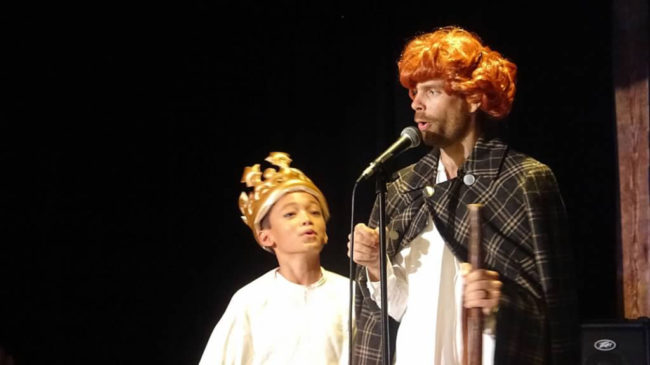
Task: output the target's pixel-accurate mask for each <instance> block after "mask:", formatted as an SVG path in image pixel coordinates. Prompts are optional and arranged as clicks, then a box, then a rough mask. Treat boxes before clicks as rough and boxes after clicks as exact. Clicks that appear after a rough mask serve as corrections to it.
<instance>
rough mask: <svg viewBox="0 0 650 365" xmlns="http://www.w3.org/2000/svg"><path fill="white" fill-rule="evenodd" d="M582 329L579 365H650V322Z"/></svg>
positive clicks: (641, 320)
mask: <svg viewBox="0 0 650 365" xmlns="http://www.w3.org/2000/svg"><path fill="white" fill-rule="evenodd" d="M581 327H582V339H581V341H582V365H650V319H648V318H646V317H644V318H640V319H638V320H635V321H625V322H621V321H619V322H602V323H584V324H582V326H581Z"/></svg>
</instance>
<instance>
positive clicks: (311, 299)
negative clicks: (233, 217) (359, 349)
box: [200, 152, 349, 365]
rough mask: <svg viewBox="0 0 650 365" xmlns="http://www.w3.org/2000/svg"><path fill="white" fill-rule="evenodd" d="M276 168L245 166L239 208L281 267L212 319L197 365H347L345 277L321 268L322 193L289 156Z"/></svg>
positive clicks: (278, 155)
mask: <svg viewBox="0 0 650 365" xmlns="http://www.w3.org/2000/svg"><path fill="white" fill-rule="evenodd" d="M266 161H268V162H270V163H272V164H274V165H275V166H277V167H278V168H279V169H277V170H276V169H273V168H268V169H266V170H265V171H264V174H263V175H262V172H261V171H260V166H259V164H256V165H254V166H253V167H247V168H246V169H245V170H244V175H243V177H242V182H245V183H246V185H247V187H249V188H253V190H252V191H251V192H249V193H246V192H242V194H241V196H240V199H239V207H240V209H241V211H242V213H243V217H242V218H243V219H244V222H245V223H246V224H247V225H248V226H249V227H250V228H251V230H252V231H253V234H254V235H255V238H256V240H257V242H258V243H259V244H260V246H261V247H262V248H263V249H265V250H267V251H269V252H271V253H273V254H275V257H276V259H277V260H278V265H279V267H278V268H276V269H273V270H271V271H269V272H267V273H266V274H264V275H262V276H261V277H259V278H258V279H256V280H254V281H253V282H251V283H249V284H248V285H246V286H244V287H243V288H241V289H240V290H238V291H237V292H236V293H235V295H234V296H233V297H232V299H231V301H230V303H229V305H228V308H227V309H226V311H225V313H224V314H223V316H222V317H221V319H220V320H219V323H217V326H216V328H215V329H214V331H213V333H212V335H211V337H210V340H209V341H208V344H207V346H206V348H205V352H204V353H203V357H202V358H201V361H200V364H201V365H217V364H219V365H222V364H227V365H235V364H236V365H242V364H300V365H304V364H323V365H332V364H347V363H348V346H349V345H348V343H349V342H348V331H347V328H348V320H347V318H348V310H349V305H348V303H349V301H348V295H347V293H348V292H349V280H348V279H347V278H345V277H343V276H341V275H338V274H335V273H333V272H330V271H327V270H325V269H323V268H322V267H321V266H320V253H321V250H322V249H323V246H324V245H325V244H326V243H327V233H326V221H327V220H328V219H329V209H328V206H327V202H326V201H325V197H324V196H323V193H322V192H321V191H320V190H319V189H318V188H317V187H316V185H314V183H313V182H312V181H311V180H310V179H309V178H308V177H307V176H306V175H305V174H303V173H302V171H300V170H298V169H295V168H291V167H289V164H290V162H291V159H290V158H289V155H287V154H285V153H282V152H273V153H271V154H270V155H269V157H268V158H267V159H266Z"/></svg>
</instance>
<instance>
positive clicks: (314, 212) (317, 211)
mask: <svg viewBox="0 0 650 365" xmlns="http://www.w3.org/2000/svg"><path fill="white" fill-rule="evenodd" d="M311 214H313V215H321V214H322V213H321V212H320V210H312V212H311Z"/></svg>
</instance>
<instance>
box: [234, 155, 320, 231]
mask: <svg viewBox="0 0 650 365" xmlns="http://www.w3.org/2000/svg"><path fill="white" fill-rule="evenodd" d="M265 161H267V162H270V163H271V164H273V165H275V166H277V167H278V168H279V169H278V170H276V169H273V168H267V169H266V170H264V174H262V172H261V171H260V165H259V164H255V165H253V166H247V167H245V168H244V174H243V175H242V179H241V182H242V183H246V187H248V188H253V189H252V191H250V192H248V193H247V192H246V191H243V192H242V193H241V195H239V210H241V212H242V214H243V216H242V219H243V220H244V223H246V225H248V227H250V229H251V230H252V231H253V235H254V236H255V239H256V240H258V243H259V239H258V237H257V233H258V232H259V231H260V230H261V227H260V222H261V221H262V219H263V218H264V216H266V214H267V213H268V212H269V210H270V209H271V207H272V206H273V204H275V202H277V201H278V199H280V198H281V197H282V196H283V195H285V194H286V193H290V192H294V191H304V192H306V193H309V194H311V195H313V196H314V197H315V198H316V199H317V200H318V202H319V203H320V206H321V209H322V210H323V217H324V218H325V221H327V220H328V219H329V216H330V212H329V208H328V206H327V201H326V200H325V196H324V195H323V193H322V192H321V191H320V190H319V189H318V188H317V187H316V185H314V183H313V182H312V181H311V180H310V179H309V178H308V177H307V176H306V175H305V174H304V173H303V172H302V171H300V170H298V169H296V168H293V167H289V164H290V163H291V158H289V155H288V154H287V153H284V152H271V153H270V154H269V157H267V158H266V159H265ZM262 178H264V180H262Z"/></svg>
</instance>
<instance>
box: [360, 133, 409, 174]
mask: <svg viewBox="0 0 650 365" xmlns="http://www.w3.org/2000/svg"><path fill="white" fill-rule="evenodd" d="M420 141H421V137H420V131H419V130H418V129H417V128H415V127H406V128H404V129H403V130H402V133H400V137H399V139H398V140H397V141H395V143H393V144H392V145H391V146H390V147H388V149H387V150H386V151H384V153H382V154H381V155H379V157H377V158H376V159H375V160H374V161H372V162H371V163H370V165H369V166H368V167H367V168H366V169H365V170H363V173H362V174H361V176H359V178H358V179H357V182H359V181H362V180H365V179H367V178H369V177H370V176H372V175H373V174H374V173H375V172H377V169H378V167H379V166H381V165H382V164H384V163H385V162H386V161H388V160H390V159H391V158H393V157H395V156H397V155H399V154H400V153H402V152H404V151H406V150H408V149H411V148H413V147H417V146H419V145H420Z"/></svg>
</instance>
